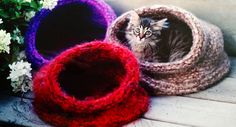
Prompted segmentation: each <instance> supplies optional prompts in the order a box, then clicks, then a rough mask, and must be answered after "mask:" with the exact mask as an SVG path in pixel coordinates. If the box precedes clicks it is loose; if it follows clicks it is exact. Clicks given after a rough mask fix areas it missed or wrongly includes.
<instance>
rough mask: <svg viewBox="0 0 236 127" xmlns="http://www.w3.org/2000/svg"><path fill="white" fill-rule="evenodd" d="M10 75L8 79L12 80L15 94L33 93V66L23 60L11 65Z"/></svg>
mask: <svg viewBox="0 0 236 127" xmlns="http://www.w3.org/2000/svg"><path fill="white" fill-rule="evenodd" d="M9 68H10V69H11V70H10V74H9V76H8V77H7V79H10V80H11V86H12V87H13V91H14V92H19V91H21V92H27V91H28V90H31V91H32V75H31V70H32V68H31V64H30V63H28V62H24V61H23V60H21V61H18V62H14V63H12V64H10V65H9Z"/></svg>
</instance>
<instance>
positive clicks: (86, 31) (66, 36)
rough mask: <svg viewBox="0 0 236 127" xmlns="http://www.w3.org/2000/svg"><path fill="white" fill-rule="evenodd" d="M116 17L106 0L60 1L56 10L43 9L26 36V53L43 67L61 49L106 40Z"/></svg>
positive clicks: (31, 24) (35, 63) (31, 23)
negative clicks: (108, 30) (109, 27)
mask: <svg viewBox="0 0 236 127" xmlns="http://www.w3.org/2000/svg"><path fill="white" fill-rule="evenodd" d="M115 18H116V15H115V13H114V12H113V10H112V9H111V7H110V6H109V5H108V4H106V3H105V2H104V1H103V0H59V1H58V3H57V5H56V6H55V7H54V8H53V9H52V10H49V9H41V10H40V11H39V12H38V13H37V14H36V15H35V17H34V18H33V19H32V20H31V22H30V25H29V28H28V30H27V33H26V36H25V43H26V54H27V56H28V59H29V61H30V62H32V64H33V66H34V67H40V66H41V65H43V64H44V63H46V62H48V61H49V60H50V59H52V58H53V57H55V56H56V55H57V54H58V53H60V52H61V51H63V50H65V49H67V48H69V47H72V46H74V45H76V44H78V43H82V42H88V41H92V40H95V39H96V40H103V39H104V38H105V35H106V30H107V27H108V26H109V25H110V24H111V22H112V21H113V20H114V19H115Z"/></svg>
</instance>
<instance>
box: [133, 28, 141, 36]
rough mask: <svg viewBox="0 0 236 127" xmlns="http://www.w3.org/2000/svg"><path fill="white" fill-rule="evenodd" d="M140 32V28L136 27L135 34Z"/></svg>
mask: <svg viewBox="0 0 236 127" xmlns="http://www.w3.org/2000/svg"><path fill="white" fill-rule="evenodd" d="M139 33H140V28H139V27H137V28H135V29H134V34H135V35H139Z"/></svg>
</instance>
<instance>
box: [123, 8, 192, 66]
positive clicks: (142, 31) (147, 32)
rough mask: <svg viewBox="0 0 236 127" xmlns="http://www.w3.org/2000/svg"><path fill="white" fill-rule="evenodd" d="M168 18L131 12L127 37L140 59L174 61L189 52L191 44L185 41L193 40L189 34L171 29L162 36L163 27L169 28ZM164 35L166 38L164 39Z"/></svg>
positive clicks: (126, 31)
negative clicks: (150, 16) (156, 18)
mask: <svg viewBox="0 0 236 127" xmlns="http://www.w3.org/2000/svg"><path fill="white" fill-rule="evenodd" d="M167 20H168V19H167V18H163V19H160V20H154V19H152V18H147V17H140V16H139V15H138V14H137V13H136V12H135V11H132V12H131V13H130V17H129V22H128V25H127V27H126V29H125V37H126V39H127V41H128V44H129V45H130V48H131V50H132V51H133V53H134V55H135V56H136V57H137V58H138V60H140V61H149V62H172V61H176V60H178V59H180V58H182V57H183V56H184V55H186V54H187V53H188V51H189V49H190V46H191V45H190V46H189V44H187V45H186V43H183V42H191V40H189V39H188V36H189V34H186V33H181V32H179V31H178V30H177V29H176V30H172V29H171V30H170V29H169V31H168V33H166V34H164V35H163V37H162V31H163V29H167V28H169V22H167ZM164 36H165V38H166V39H163V38H164ZM166 36H168V37H166Z"/></svg>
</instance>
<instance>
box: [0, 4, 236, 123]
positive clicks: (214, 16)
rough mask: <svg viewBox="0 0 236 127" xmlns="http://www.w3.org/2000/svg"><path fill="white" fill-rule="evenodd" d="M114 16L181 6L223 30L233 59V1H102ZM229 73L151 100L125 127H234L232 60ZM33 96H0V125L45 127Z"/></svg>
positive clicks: (235, 45) (234, 74)
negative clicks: (157, 6)
mask: <svg viewBox="0 0 236 127" xmlns="http://www.w3.org/2000/svg"><path fill="white" fill-rule="evenodd" d="M106 1H107V2H108V3H109V4H110V5H111V6H112V7H113V8H114V9H115V11H116V12H117V13H118V14H121V13H123V12H125V11H127V10H131V9H133V8H137V7H140V6H144V5H153V4H171V5H176V6H180V7H183V8H185V9H187V10H189V11H191V12H193V13H194V14H196V15H197V16H198V17H200V18H202V19H204V20H207V21H210V22H212V23H214V24H216V25H218V26H220V28H221V29H222V30H223V33H224V37H225V46H226V50H227V52H228V53H229V54H231V55H234V56H236V50H235V49H236V25H235V20H236V15H235V14H236V9H234V8H235V6H236V1H233V0H224V1H223V0H198V1H193V0H188V1H187V0H129V1H127V0H106ZM231 64H232V65H231V72H230V73H229V74H228V75H227V77H226V78H225V79H224V80H222V81H221V82H219V83H217V85H215V86H213V87H211V88H209V89H207V90H205V91H202V92H199V93H195V94H190V95H186V96H168V97H152V98H151V105H150V110H149V111H148V112H147V113H146V114H145V115H144V116H143V117H142V118H140V119H138V120H136V121H134V122H132V123H130V124H128V125H126V126H125V127H190V126H193V127H222V126H224V127H236V57H231ZM32 99H33V94H32V93H27V94H25V95H24V96H23V98H21V97H20V96H19V95H12V94H10V95H8V94H7V93H0V126H4V125H7V124H11V125H10V126H13V125H14V126H15V125H21V126H29V127H49V125H47V124H45V123H44V122H42V121H41V120H40V119H39V118H38V117H37V115H35V113H34V112H33V110H32V109H33V107H32V104H31V102H32Z"/></svg>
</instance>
